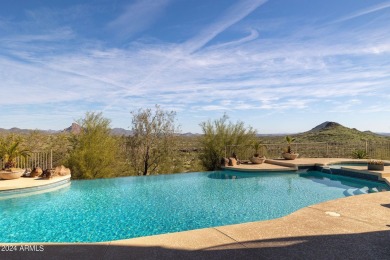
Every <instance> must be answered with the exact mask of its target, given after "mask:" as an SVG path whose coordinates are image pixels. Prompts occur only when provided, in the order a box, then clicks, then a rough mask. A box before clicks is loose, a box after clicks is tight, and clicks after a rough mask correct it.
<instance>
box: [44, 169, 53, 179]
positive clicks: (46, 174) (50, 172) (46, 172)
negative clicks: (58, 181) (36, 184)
mask: <svg viewBox="0 0 390 260" xmlns="http://www.w3.org/2000/svg"><path fill="white" fill-rule="evenodd" d="M54 171H55V170H54V169H46V170H44V171H43V173H42V174H41V178H43V179H51V177H53V175H54Z"/></svg>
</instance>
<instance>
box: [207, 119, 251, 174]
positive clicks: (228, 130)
mask: <svg viewBox="0 0 390 260" xmlns="http://www.w3.org/2000/svg"><path fill="white" fill-rule="evenodd" d="M200 126H201V128H202V131H203V136H202V137H201V139H200V144H201V153H200V160H201V161H202V164H203V166H204V167H205V168H206V169H207V170H216V169H218V168H220V166H221V165H220V161H221V158H222V157H224V156H225V149H226V147H227V146H229V145H230V146H232V145H237V149H240V148H239V147H245V146H248V145H253V143H255V141H256V140H257V139H256V131H255V130H254V129H253V128H252V127H245V126H244V123H243V122H241V121H238V122H237V123H235V124H233V123H232V122H228V116H227V115H224V116H222V118H220V119H217V120H215V121H213V122H211V121H210V120H209V121H207V122H202V123H200Z"/></svg>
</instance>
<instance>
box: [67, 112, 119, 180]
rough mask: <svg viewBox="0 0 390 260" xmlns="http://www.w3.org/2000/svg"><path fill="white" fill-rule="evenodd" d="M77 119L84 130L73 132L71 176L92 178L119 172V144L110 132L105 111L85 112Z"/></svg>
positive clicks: (70, 157) (109, 175)
mask: <svg viewBox="0 0 390 260" xmlns="http://www.w3.org/2000/svg"><path fill="white" fill-rule="evenodd" d="M78 123H79V125H80V126H81V132H80V133H79V134H72V135H71V144H72V148H73V149H72V150H71V152H70V155H69V159H68V165H69V167H70V169H71V171H72V177H73V178H76V179H92V178H105V177H114V176H116V175H118V173H119V172H120V171H121V169H118V168H119V166H120V164H119V163H118V162H117V158H118V155H119V153H120V150H119V147H120V145H119V143H118V140H117V139H116V138H115V137H113V136H112V135H111V134H110V128H109V126H110V120H109V119H106V118H104V117H103V115H102V113H86V115H85V118H84V119H80V120H79V122H78Z"/></svg>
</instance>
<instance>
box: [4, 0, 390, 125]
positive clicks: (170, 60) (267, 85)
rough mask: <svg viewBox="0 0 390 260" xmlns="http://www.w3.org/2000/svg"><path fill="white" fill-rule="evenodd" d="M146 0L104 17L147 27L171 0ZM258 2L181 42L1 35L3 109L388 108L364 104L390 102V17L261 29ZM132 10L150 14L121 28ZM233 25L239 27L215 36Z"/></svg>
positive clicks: (70, 34)
mask: <svg viewBox="0 0 390 260" xmlns="http://www.w3.org/2000/svg"><path fill="white" fill-rule="evenodd" d="M147 2H148V1H147ZM143 3H144V2H141V1H139V2H136V4H134V5H131V6H128V7H127V9H126V10H125V11H124V13H123V14H122V15H121V16H120V17H119V18H118V19H116V20H115V21H113V22H112V23H111V24H110V26H113V27H112V28H113V30H114V28H115V30H118V32H120V31H121V30H122V29H124V30H125V32H124V33H125V35H126V37H127V36H128V35H132V34H133V33H136V32H140V31H141V30H145V29H147V28H148V26H150V25H151V23H153V22H154V21H155V20H154V19H155V17H158V14H159V13H160V12H163V10H164V8H165V7H166V6H167V5H168V4H169V1H162V2H159V3H158V4H156V3H155V4H153V5H152V6H150V8H149V9H148V8H146V6H143ZM264 3H265V1H260V0H259V1H240V2H238V3H237V4H235V5H233V6H232V7H231V8H230V9H228V10H227V11H226V12H225V13H223V14H221V16H219V17H215V20H214V21H213V22H211V23H210V24H206V25H204V27H203V28H202V29H200V31H199V33H197V34H195V35H194V36H192V37H189V38H188V39H187V40H186V41H184V42H182V43H178V42H162V41H159V40H155V41H152V40H151V41H148V42H147V43H145V42H143V41H133V42H131V43H129V45H127V47H126V48H114V47H107V46H105V45H104V44H102V43H101V42H99V41H92V40H90V41H87V42H82V44H79V45H77V46H76V48H69V47H64V46H63V42H64V41H72V40H73V39H74V38H76V40H80V39H79V38H77V37H78V34H77V32H75V31H74V30H73V28H68V27H58V28H57V30H51V31H46V32H45V33H43V32H39V33H35V34H33V33H31V34H19V35H15V34H12V35H9V36H7V37H4V38H2V39H1V40H0V78H1V81H2V82H1V85H0V90H1V91H2V92H3V91H5V90H8V89H12V92H13V94H12V98H9V99H3V100H2V104H1V106H2V111H3V109H4V108H5V107H6V108H7V109H10V111H11V109H16V108H17V107H18V106H19V107H25V108H28V109H22V110H21V111H19V110H18V111H19V112H18V113H16V114H17V116H15V118H18V119H20V118H22V116H23V114H24V113H27V112H26V111H27V110H28V111H29V113H30V114H31V116H32V117H35V118H43V117H44V114H45V112H44V111H43V110H45V111H54V110H55V111H56V113H58V114H59V115H60V116H61V118H66V117H68V118H73V119H74V118H79V117H81V116H82V114H83V113H84V112H85V111H87V110H91V109H92V110H96V111H101V110H104V112H105V114H107V116H110V117H111V118H112V119H114V120H117V122H121V118H123V117H125V116H128V112H129V111H130V110H134V109H136V108H139V107H152V106H153V105H154V104H156V103H157V104H160V105H162V106H163V107H164V108H169V109H174V110H176V111H178V112H180V111H191V113H193V114H194V116H198V117H200V116H201V115H202V113H203V114H204V113H205V111H207V114H211V113H222V112H224V111H231V112H237V113H238V112H240V111H245V113H246V114H247V113H249V112H250V111H261V114H262V116H263V115H264V114H268V113H271V112H272V113H283V111H288V110H290V109H294V110H300V111H304V112H311V111H314V110H315V107H316V106H319V104H322V105H323V106H324V107H325V106H326V107H327V111H344V112H348V113H349V112H351V111H357V110H359V109H360V108H359V107H361V106H365V108H367V109H366V110H367V111H375V112H378V111H387V110H388V109H389V107H388V106H387V105H383V106H375V107H374V106H372V107H371V109H368V107H369V106H368V105H367V104H368V102H366V100H368V99H370V98H375V99H376V100H378V102H382V103H383V104H386V103H388V99H389V96H390V92H389V91H390V90H389V89H388V86H389V84H390V76H389V73H388V72H389V71H390V63H389V59H390V35H389V33H388V28H387V24H382V23H379V21H377V20H376V21H374V23H373V24H371V25H369V26H365V27H359V28H358V29H355V30H349V31H338V30H337V28H338V27H337V26H336V25H334V24H333V25H332V24H325V25H324V24H320V25H316V24H310V23H308V24H306V25H305V26H302V27H299V28H298V27H297V28H294V29H291V31H288V32H284V34H283V35H278V37H275V36H273V35H271V34H270V33H269V32H267V31H266V30H265V29H264V28H263V29H259V28H260V27H264V26H266V25H265V24H263V23H264V22H263V21H262V20H260V21H256V22H253V23H252V24H251V26H252V27H251V28H252V29H251V30H250V34H248V32H249V31H248V26H247V24H246V23H244V24H245V26H243V24H242V23H241V22H243V20H244V19H245V18H246V17H248V15H249V14H251V13H252V12H254V11H255V10H256V9H257V8H259V7H261V6H262V4H264ZM269 3H271V2H269ZM383 6H384V5H382V7H383ZM378 8H379V7H377V9H378ZM371 9H373V8H371ZM378 10H379V9H378ZM381 10H385V7H383V8H382V9H381ZM134 11H137V13H142V12H143V14H144V15H143V16H147V17H149V16H150V17H152V16H153V15H152V14H156V16H153V17H152V18H150V20H149V19H146V20H148V21H147V22H145V24H142V22H141V23H138V22H136V24H137V25H136V26H135V27H134V28H132V29H129V31H126V26H125V25H126V23H127V22H129V23H131V21H132V19H138V18H139V19H141V17H142V18H143V16H137V17H138V18H137V17H135V18H134V17H131V16H130V14H131V13H132V12H134ZM259 23H262V24H259ZM273 23H275V21H273ZM232 25H235V28H231V27H232ZM130 27H131V26H130ZM276 27H277V26H276ZM231 29H234V30H235V31H239V34H236V35H244V36H242V38H233V39H232V38H229V39H228V40H226V39H225V40H224V38H223V37H220V38H218V39H221V41H219V40H218V42H217V41H213V39H216V37H217V36H219V35H221V34H222V33H223V32H227V31H229V30H231ZM274 29H275V27H274V26H272V30H274ZM270 30H271V29H270ZM259 32H260V33H259ZM263 32H264V33H263ZM40 42H41V43H42V44H37V43H40ZM215 42H216V43H215ZM32 43H34V44H32ZM326 100H328V101H326ZM359 102H361V103H359ZM42 104H44V105H42ZM33 107H39V108H41V110H39V109H38V110H34V109H30V108H33ZM57 108H63V109H57ZM317 111H320V108H317ZM321 111H323V110H321ZM359 111H360V110H359ZM198 112H199V113H198ZM34 113H35V114H34ZM256 114H259V113H256ZM0 117H1V119H3V118H5V116H4V115H3V116H0ZM47 118H51V119H53V118H55V116H47V117H46V119H47ZM46 119H45V120H46ZM7 120H11V119H10V118H9V117H7Z"/></svg>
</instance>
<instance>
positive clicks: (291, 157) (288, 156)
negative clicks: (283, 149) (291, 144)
mask: <svg viewBox="0 0 390 260" xmlns="http://www.w3.org/2000/svg"><path fill="white" fill-rule="evenodd" d="M298 156H299V153H282V157H283V158H284V159H286V160H295V159H296V158H297V157H298Z"/></svg>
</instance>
